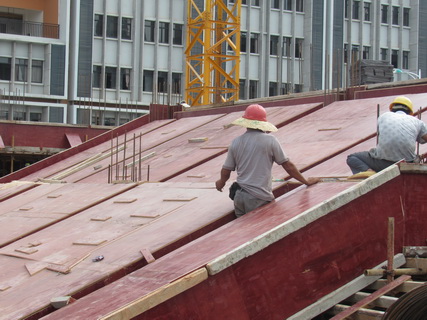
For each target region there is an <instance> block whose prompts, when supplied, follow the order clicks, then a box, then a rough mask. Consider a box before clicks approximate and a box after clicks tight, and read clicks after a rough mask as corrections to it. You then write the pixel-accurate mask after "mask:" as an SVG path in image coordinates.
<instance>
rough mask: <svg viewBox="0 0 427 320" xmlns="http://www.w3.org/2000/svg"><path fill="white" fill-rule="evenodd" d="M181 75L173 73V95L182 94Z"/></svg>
mask: <svg viewBox="0 0 427 320" xmlns="http://www.w3.org/2000/svg"><path fill="white" fill-rule="evenodd" d="M181 76H182V75H181V73H175V72H172V93H174V94H180V93H181Z"/></svg>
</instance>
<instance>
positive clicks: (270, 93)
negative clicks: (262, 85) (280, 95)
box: [268, 81, 277, 97]
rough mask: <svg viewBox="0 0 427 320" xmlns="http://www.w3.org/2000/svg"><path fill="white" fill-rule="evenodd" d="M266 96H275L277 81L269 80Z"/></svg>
mask: <svg viewBox="0 0 427 320" xmlns="http://www.w3.org/2000/svg"><path fill="white" fill-rule="evenodd" d="M268 96H269V97H274V96H277V82H271V81H270V82H269V84H268Z"/></svg>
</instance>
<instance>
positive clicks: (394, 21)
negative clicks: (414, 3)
mask: <svg viewBox="0 0 427 320" xmlns="http://www.w3.org/2000/svg"><path fill="white" fill-rule="evenodd" d="M391 23H392V24H393V25H395V26H398V25H399V7H393V12H392V19H391Z"/></svg>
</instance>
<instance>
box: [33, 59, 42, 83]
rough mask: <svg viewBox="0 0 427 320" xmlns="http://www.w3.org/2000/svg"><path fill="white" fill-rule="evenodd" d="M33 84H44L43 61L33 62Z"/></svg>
mask: <svg viewBox="0 0 427 320" xmlns="http://www.w3.org/2000/svg"><path fill="white" fill-rule="evenodd" d="M31 82H33V83H42V82H43V61H42V60H32V61H31Z"/></svg>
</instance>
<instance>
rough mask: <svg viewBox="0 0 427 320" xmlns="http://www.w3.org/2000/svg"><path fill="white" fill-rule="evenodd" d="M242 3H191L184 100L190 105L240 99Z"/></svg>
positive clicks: (198, 0)
mask: <svg viewBox="0 0 427 320" xmlns="http://www.w3.org/2000/svg"><path fill="white" fill-rule="evenodd" d="M240 12H241V0H235V2H234V4H233V6H232V7H230V8H228V7H227V1H226V0H188V14H187V17H188V21H187V46H186V50H185V56H186V87H185V99H186V101H187V103H188V104H190V105H191V106H201V105H208V104H216V103H223V102H226V101H233V100H238V98H239V71H240Z"/></svg>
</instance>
